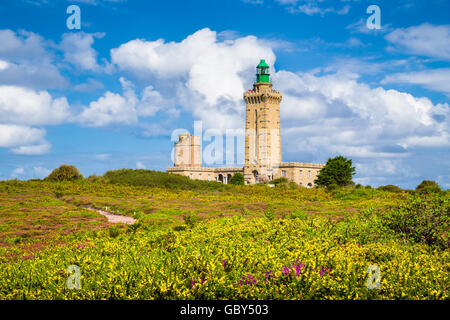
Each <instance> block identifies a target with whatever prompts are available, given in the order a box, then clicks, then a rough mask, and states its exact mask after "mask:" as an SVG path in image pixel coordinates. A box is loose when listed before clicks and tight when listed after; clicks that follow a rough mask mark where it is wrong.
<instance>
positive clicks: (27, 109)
mask: <svg viewBox="0 0 450 320" xmlns="http://www.w3.org/2000/svg"><path fill="white" fill-rule="evenodd" d="M69 114H70V110H69V104H68V102H67V100H66V98H64V97H63V98H57V99H54V98H52V96H51V95H50V94H49V93H48V92H47V91H40V92H36V91H34V90H32V89H27V88H22V87H17V86H6V85H0V119H1V121H2V122H3V123H10V124H27V125H44V124H60V123H62V122H63V121H64V120H66V119H67V118H68V117H69Z"/></svg>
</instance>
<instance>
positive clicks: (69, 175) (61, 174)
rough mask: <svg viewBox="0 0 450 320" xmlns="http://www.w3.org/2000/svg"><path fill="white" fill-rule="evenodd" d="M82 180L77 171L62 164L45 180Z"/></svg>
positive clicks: (70, 166)
mask: <svg viewBox="0 0 450 320" xmlns="http://www.w3.org/2000/svg"><path fill="white" fill-rule="evenodd" d="M79 179H83V175H82V174H81V173H80V171H78V169H77V168H76V167H74V166H72V165H67V164H63V165H62V166H60V167H59V168H56V169H55V170H53V171H52V173H50V174H49V175H48V177H47V178H45V180H50V181H73V180H79Z"/></svg>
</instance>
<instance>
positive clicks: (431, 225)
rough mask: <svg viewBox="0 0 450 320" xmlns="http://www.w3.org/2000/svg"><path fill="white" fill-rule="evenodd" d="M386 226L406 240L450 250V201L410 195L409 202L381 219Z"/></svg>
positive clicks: (431, 196) (442, 198) (390, 211)
mask: <svg viewBox="0 0 450 320" xmlns="http://www.w3.org/2000/svg"><path fill="white" fill-rule="evenodd" d="M382 221H383V223H384V224H385V225H386V226H387V227H389V228H390V229H392V230H393V231H395V232H396V233H399V234H400V235H402V236H403V237H404V238H405V239H411V240H413V241H415V242H422V243H425V244H428V245H436V246H438V247H440V248H446V249H448V247H449V240H448V230H449V225H450V200H449V198H448V197H440V196H438V195H408V198H407V201H406V202H405V203H403V204H401V205H398V206H396V207H393V208H391V210H389V211H388V212H387V213H385V214H383V215H382Z"/></svg>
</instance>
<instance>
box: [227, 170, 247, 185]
mask: <svg viewBox="0 0 450 320" xmlns="http://www.w3.org/2000/svg"><path fill="white" fill-rule="evenodd" d="M230 183H231V184H234V185H236V186H243V185H244V184H245V181H244V176H243V175H242V174H241V173H239V172H236V173H235V174H234V175H233V176H232V177H231V179H230Z"/></svg>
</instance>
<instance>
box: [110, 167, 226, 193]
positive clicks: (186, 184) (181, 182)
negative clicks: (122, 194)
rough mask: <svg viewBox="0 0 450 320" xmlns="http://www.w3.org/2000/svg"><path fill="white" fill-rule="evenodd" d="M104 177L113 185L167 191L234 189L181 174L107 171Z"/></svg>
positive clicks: (124, 170) (120, 170)
mask: <svg viewBox="0 0 450 320" xmlns="http://www.w3.org/2000/svg"><path fill="white" fill-rule="evenodd" d="M103 177H104V178H105V179H106V181H108V182H110V183H113V184H121V185H132V186H147V187H159V188H167V189H183V190H219V191H223V190H229V189H230V188H232V187H233V186H232V185H226V184H223V183H220V182H216V181H202V180H192V179H189V178H188V177H185V176H182V175H179V174H173V173H167V172H161V171H153V170H144V169H138V170H134V169H119V170H111V171H107V172H106V173H105V174H104V175H103Z"/></svg>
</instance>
